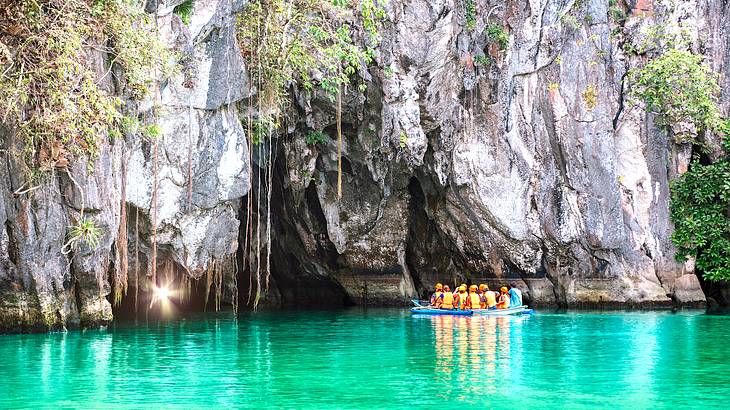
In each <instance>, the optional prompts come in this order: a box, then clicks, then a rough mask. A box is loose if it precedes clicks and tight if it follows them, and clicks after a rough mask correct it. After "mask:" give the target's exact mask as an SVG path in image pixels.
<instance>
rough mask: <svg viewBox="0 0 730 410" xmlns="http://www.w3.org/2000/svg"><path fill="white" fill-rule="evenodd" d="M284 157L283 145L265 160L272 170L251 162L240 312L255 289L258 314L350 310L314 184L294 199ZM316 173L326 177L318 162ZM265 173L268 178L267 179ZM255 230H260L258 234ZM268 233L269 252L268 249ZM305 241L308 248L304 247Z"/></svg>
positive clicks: (243, 214)
mask: <svg viewBox="0 0 730 410" xmlns="http://www.w3.org/2000/svg"><path fill="white" fill-rule="evenodd" d="M280 138H293V136H285V137H280ZM262 144H265V143H262ZM264 150H265V149H264ZM284 155H285V154H284V144H277V148H276V149H275V151H274V155H272V157H271V158H270V159H269V160H270V161H274V162H273V166H272V167H271V168H270V169H267V167H266V166H263V167H262V166H261V165H259V162H261V161H254V166H253V167H252V168H253V169H252V175H251V181H252V186H251V190H250V191H249V196H246V197H244V198H243V200H242V201H241V203H242V204H241V208H240V211H239V221H241V225H240V231H239V238H238V252H237V260H238V272H240V274H239V276H238V292H239V295H240V297H239V306H240V309H241V310H248V309H252V308H253V305H254V302H255V299H256V291H257V288H259V286H260V288H261V296H260V300H259V301H258V308H290V307H307V308H338V307H346V306H353V305H354V303H353V301H352V300H351V298H350V297H349V296H348V295H347V293H346V292H345V290H344V289H343V288H342V286H341V285H340V284H339V283H338V282H337V281H336V280H335V279H333V278H334V273H335V272H336V271H337V269H338V264H337V260H338V257H339V255H338V254H337V251H336V250H335V247H334V245H333V244H332V243H331V242H330V241H329V239H328V236H327V221H326V219H325V215H324V211H323V210H322V207H321V204H320V201H319V197H318V194H317V189H316V186H315V183H314V182H313V181H310V183H309V185H308V186H307V188H306V189H305V192H304V195H303V197H300V198H298V199H297V198H296V195H295V193H294V192H293V191H292V188H291V186H290V184H287V183H285V181H287V178H288V170H287V168H286V161H284V160H281V158H283V156H284ZM277 158H279V159H278V160H277ZM317 169H318V172H322V173H324V172H325V171H324V165H323V164H322V162H321V161H320V160H318V162H317ZM267 172H271V176H270V177H269V175H268V174H267ZM269 181H270V184H271V187H270V193H269V185H268V184H269ZM269 198H270V200H269ZM247 221H248V224H247ZM257 224H260V226H261V231H260V232H257V229H256V228H257ZM267 230H270V236H269V238H270V241H271V243H270V247H267V243H266V232H267ZM257 234H258V235H259V236H257ZM303 237H305V238H304V240H307V241H309V243H310V246H309V247H306V246H305V245H304V242H303ZM312 244H314V245H312ZM257 249H258V254H257V252H256V250H257ZM269 250H270V254H269V255H268V257H267V253H268V252H269ZM245 256H248V257H245ZM267 261H268V265H269V272H270V275H269V277H268V279H267V278H266V274H265V272H266V264H267ZM257 263H258V264H260V266H261V267H260V268H259V269H256V264H257Z"/></svg>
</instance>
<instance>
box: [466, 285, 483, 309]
mask: <svg viewBox="0 0 730 410" xmlns="http://www.w3.org/2000/svg"><path fill="white" fill-rule="evenodd" d="M466 308H467V309H481V308H482V297H481V296H479V294H478V293H477V285H471V286H469V296H467V297H466Z"/></svg>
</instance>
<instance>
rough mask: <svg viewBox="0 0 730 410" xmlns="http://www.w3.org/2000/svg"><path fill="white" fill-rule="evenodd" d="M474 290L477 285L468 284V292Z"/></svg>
mask: <svg viewBox="0 0 730 410" xmlns="http://www.w3.org/2000/svg"><path fill="white" fill-rule="evenodd" d="M476 291H477V285H471V286H469V292H476Z"/></svg>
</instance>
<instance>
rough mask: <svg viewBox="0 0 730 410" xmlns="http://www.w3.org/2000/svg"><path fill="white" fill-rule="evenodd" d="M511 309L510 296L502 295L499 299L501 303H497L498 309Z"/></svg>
mask: <svg viewBox="0 0 730 410" xmlns="http://www.w3.org/2000/svg"><path fill="white" fill-rule="evenodd" d="M508 308H509V296H508V295H502V296H500V297H499V303H497V309H508Z"/></svg>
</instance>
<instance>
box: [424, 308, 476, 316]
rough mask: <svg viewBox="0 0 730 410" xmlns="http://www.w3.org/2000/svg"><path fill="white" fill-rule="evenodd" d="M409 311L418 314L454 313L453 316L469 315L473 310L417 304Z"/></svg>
mask: <svg viewBox="0 0 730 410" xmlns="http://www.w3.org/2000/svg"><path fill="white" fill-rule="evenodd" d="M411 313H415V314H419V315H455V316H471V315H473V314H474V311H473V310H456V309H438V308H435V307H429V306H418V307H414V308H411Z"/></svg>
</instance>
